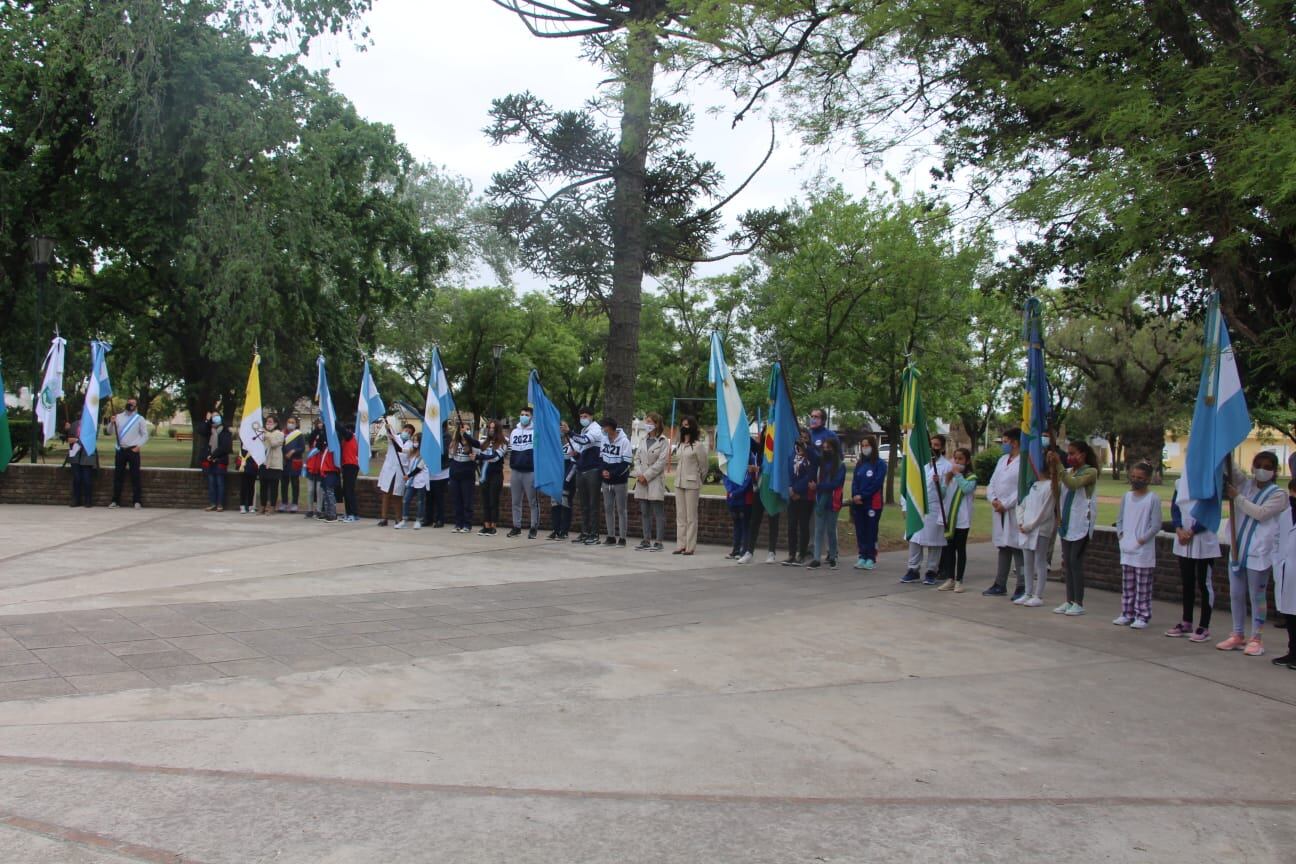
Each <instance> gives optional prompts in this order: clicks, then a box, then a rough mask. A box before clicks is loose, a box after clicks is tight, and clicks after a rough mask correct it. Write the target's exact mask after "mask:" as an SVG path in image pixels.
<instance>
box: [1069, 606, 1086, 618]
mask: <svg viewBox="0 0 1296 864" xmlns="http://www.w3.org/2000/svg"><path fill="white" fill-rule="evenodd" d="M1066 614H1068V615H1070V616H1071V617H1075V616H1076V615H1083V614H1085V611H1084V607H1083V606H1081V605H1080V604H1079V603H1072V604H1071V608H1070V609H1068V610H1067V611H1066Z"/></svg>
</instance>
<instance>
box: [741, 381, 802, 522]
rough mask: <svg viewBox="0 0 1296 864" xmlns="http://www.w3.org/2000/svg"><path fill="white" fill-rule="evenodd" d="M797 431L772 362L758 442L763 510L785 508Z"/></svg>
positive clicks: (783, 382)
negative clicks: (766, 411)
mask: <svg viewBox="0 0 1296 864" xmlns="http://www.w3.org/2000/svg"><path fill="white" fill-rule="evenodd" d="M798 432H799V425H798V423H797V419H796V414H795V412H794V411H793V410H792V399H791V397H790V396H789V395H788V388H787V379H786V378H784V377H783V366H782V364H780V363H775V364H774V367H773V368H772V369H770V377H769V416H768V419H767V421H766V423H765V435H764V438H763V440H762V442H761V444H762V447H761V483H760V496H761V505H762V506H764V508H765V512H767V513H782V512H783V510H784V508H786V507H787V503H788V499H789V497H790V487H791V485H792V453H793V451H794V449H795V447H796V437H797V434H798ZM744 467H746V464H745V463H744Z"/></svg>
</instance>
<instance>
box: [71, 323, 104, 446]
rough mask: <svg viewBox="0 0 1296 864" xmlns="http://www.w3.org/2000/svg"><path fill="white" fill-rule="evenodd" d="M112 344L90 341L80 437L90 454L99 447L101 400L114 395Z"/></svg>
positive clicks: (82, 444)
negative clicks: (110, 375)
mask: <svg viewBox="0 0 1296 864" xmlns="http://www.w3.org/2000/svg"><path fill="white" fill-rule="evenodd" d="M111 350H112V346H111V345H109V344H108V343H107V342H100V341H98V340H95V341H92V342H91V343H90V380H89V381H88V382H86V395H85V406H84V407H83V408H82V409H81V425H80V430H79V432H78V437H79V438H80V439H81V446H82V447H84V448H85V452H86V454H87V455H89V456H93V455H94V454H95V452H96V451H97V450H98V449H99V402H100V400H102V399H107V398H108V397H109V396H111V395H112V383H111V382H110V381H109V380H108V352H109V351H111Z"/></svg>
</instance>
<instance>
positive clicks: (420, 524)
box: [414, 521, 423, 531]
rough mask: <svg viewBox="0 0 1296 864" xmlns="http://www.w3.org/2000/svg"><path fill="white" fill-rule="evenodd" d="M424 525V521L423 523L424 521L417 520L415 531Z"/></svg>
mask: <svg viewBox="0 0 1296 864" xmlns="http://www.w3.org/2000/svg"><path fill="white" fill-rule="evenodd" d="M422 527H423V523H422V522H418V521H415V523H414V530H415V531H417V530H419V529H420V528H422Z"/></svg>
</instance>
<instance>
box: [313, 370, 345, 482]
mask: <svg viewBox="0 0 1296 864" xmlns="http://www.w3.org/2000/svg"><path fill="white" fill-rule="evenodd" d="M315 366H316V368H317V369H319V375H318V377H317V379H316V382H315V401H316V402H318V403H319V406H320V421H321V422H323V424H324V434H325V435H326V436H327V437H328V449H329V452H330V453H332V454H333V464H334V465H336V466H337V467H338V470H341V469H342V442H341V440H339V439H338V429H337V412H335V411H334V410H333V394H332V393H330V392H329V383H328V372H327V371H325V369H324V355H323V354H321V355H319V357H317V358H316V360H315Z"/></svg>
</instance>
